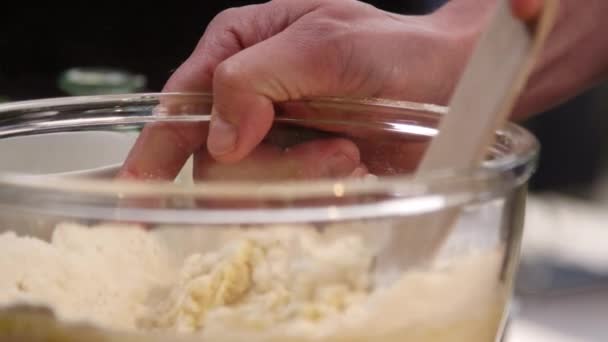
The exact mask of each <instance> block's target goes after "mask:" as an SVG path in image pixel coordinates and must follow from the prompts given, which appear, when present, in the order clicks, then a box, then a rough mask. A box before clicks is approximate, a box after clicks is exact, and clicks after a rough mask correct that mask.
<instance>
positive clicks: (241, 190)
mask: <svg viewBox="0 0 608 342" xmlns="http://www.w3.org/2000/svg"><path fill="white" fill-rule="evenodd" d="M162 98H179V99H197V102H198V103H201V102H204V103H211V102H212V96H211V95H210V94H205V93H135V94H117V95H94V96H75V97H59V98H50V99H39V100H30V101H21V102H13V103H7V104H0V117H1V116H2V115H6V114H7V113H11V112H29V111H44V110H51V109H53V108H55V109H61V108H65V107H66V106H67V107H70V106H76V107H78V106H89V105H92V104H112V103H116V102H118V103H131V104H149V105H154V104H157V103H158V102H159V100H161V99H162ZM294 102H308V103H312V104H323V105H335V106H340V107H341V108H343V107H344V106H355V107H359V108H367V109H373V108H378V109H382V108H384V109H386V108H393V109H397V110H412V111H417V112H422V113H427V114H433V115H442V114H444V113H445V112H446V111H447V108H446V107H441V106H437V105H431V104H422V103H414V102H407V101H394V100H386V99H376V98H363V99H348V98H334V97H318V98H307V99H303V100H299V101H294ZM176 118H177V119H176ZM283 119H285V118H283ZM114 120H115V121H112V122H110V124H113V123H115V122H120V121H121V120H123V121H124V120H126V121H128V122H134V121H137V122H142V120H143V121H144V122H154V121H159V120H161V121H162V120H167V121H172V120H186V121H197V120H208V116H207V115H193V116H191V117H190V118H179V116H174V117H171V116H156V115H149V116H145V117H130V118H129V117H126V118H120V117H117V118H114ZM116 120H117V121H116ZM138 120H139V121H138ZM106 124H107V123H106ZM38 128H39V127H38ZM501 132H503V133H504V134H506V135H508V136H510V138H511V139H512V140H514V141H517V142H520V141H523V142H524V144H523V145H522V146H516V147H514V152H513V153H509V154H508V155H507V156H506V157H501V158H498V159H495V160H490V161H486V162H485V163H484V164H483V166H482V168H481V169H478V170H446V171H441V172H435V173H430V174H428V175H427V176H425V177H420V178H417V179H416V180H414V179H413V178H412V177H408V176H391V177H380V178H378V179H377V180H374V181H361V180H339V181H335V180H315V181H289V182H267V183H259V182H256V183H248V182H238V183H235V182H230V183H219V182H204V181H201V182H197V183H196V184H194V185H188V186H184V185H179V184H174V183H166V182H163V183H153V182H147V183H140V182H129V181H117V180H112V181H108V180H93V179H66V178H63V179H53V181H52V182H49V179H48V178H46V177H40V176H33V175H25V174H8V173H2V174H0V185H2V186H12V187H21V188H23V189H24V190H27V191H36V190H39V191H55V192H58V193H68V192H71V193H77V194H83V195H84V194H86V195H89V196H95V195H99V196H117V197H122V198H126V197H130V196H132V197H140V196H159V197H163V196H165V197H166V196H191V197H198V198H218V197H219V198H272V199H294V198H296V199H297V198H307V197H319V196H321V197H332V196H335V192H336V188H340V191H339V192H340V193H341V194H342V195H341V196H348V195H351V194H353V195H357V194H369V193H394V192H397V193H402V194H411V195H423V194H429V193H430V192H431V191H430V190H429V189H431V188H434V187H436V185H437V184H443V185H450V184H456V183H458V182H463V181H464V180H466V181H468V182H469V183H471V184H477V185H480V184H483V185H484V186H485V187H487V186H488V185H489V184H494V185H497V184H499V183H500V184H501V186H500V187H501V188H503V189H504V188H505V186H506V188H513V187H516V186H518V185H520V184H522V183H524V182H526V181H527V180H528V179H529V177H530V175H531V174H532V173H533V172H534V170H535V168H536V165H535V163H536V158H537V155H538V151H539V145H538V142H537V140H536V139H535V138H534V137H533V136H532V135H531V134H530V133H529V132H527V131H526V130H525V129H524V128H522V127H519V126H517V125H515V124H513V123H510V124H508V125H507V126H506V127H505V128H504V129H503V130H502V131H501ZM474 188H477V189H479V188H478V186H475V187H474Z"/></svg>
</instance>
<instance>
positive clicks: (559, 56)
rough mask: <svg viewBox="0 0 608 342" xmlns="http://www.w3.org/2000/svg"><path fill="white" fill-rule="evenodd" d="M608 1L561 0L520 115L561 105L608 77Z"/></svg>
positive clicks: (529, 84) (525, 93)
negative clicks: (554, 24)
mask: <svg viewBox="0 0 608 342" xmlns="http://www.w3.org/2000/svg"><path fill="white" fill-rule="evenodd" d="M607 15H608V1H606V0H587V1H580V0H561V1H560V13H559V16H558V19H557V22H556V26H555V28H554V30H553V32H552V33H551V35H550V36H549V40H548V42H547V44H546V47H545V51H544V53H543V54H542V55H541V58H540V60H539V61H538V63H537V66H536V67H535V70H534V72H533V74H532V76H531V78H530V80H529V82H528V86H527V88H526V91H525V92H524V94H523V95H522V98H521V101H520V103H519V105H518V108H517V109H516V116H517V117H520V118H521V117H525V116H529V115H532V114H536V113H540V112H542V111H544V110H547V109H549V108H550V107H553V106H555V105H558V104H560V103H562V102H564V101H566V100H568V99H569V98H571V97H574V96H576V95H578V94H579V93H581V92H583V91H584V90H586V89H588V88H590V87H592V86H594V85H596V84H597V83H599V82H600V81H602V80H604V79H605V78H606V77H607V76H608V40H607V39H606V37H605V34H606V32H608V20H607V19H606V18H605V16H607Z"/></svg>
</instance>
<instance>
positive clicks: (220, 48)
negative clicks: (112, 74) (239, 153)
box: [119, 1, 317, 179]
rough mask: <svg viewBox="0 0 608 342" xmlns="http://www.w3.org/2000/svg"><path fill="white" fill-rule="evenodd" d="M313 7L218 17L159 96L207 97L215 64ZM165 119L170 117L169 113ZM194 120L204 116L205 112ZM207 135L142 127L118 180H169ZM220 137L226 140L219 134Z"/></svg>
mask: <svg viewBox="0 0 608 342" xmlns="http://www.w3.org/2000/svg"><path fill="white" fill-rule="evenodd" d="M316 3H317V1H293V4H291V5H290V6H283V5H282V4H280V3H277V2H269V3H266V4H262V5H252V6H245V7H241V8H234V9H229V10H227V11H224V12H222V13H221V14H220V15H218V16H217V17H216V18H215V19H214V20H213V21H212V22H211V23H210V24H209V26H208V28H207V30H206V32H205V34H204V36H203V37H202V38H201V40H200V42H199V44H198V45H197V47H196V49H195V50H194V51H193V53H192V55H191V56H190V57H189V58H188V60H186V62H184V63H183V64H182V65H181V66H180V67H179V68H178V69H177V71H176V72H175V73H174V74H173V75H172V76H171V78H170V79H169V81H168V82H167V84H166V85H165V87H164V89H163V91H164V92H208V91H211V89H212V80H213V77H214V73H215V69H216V67H217V65H218V64H220V63H221V62H222V61H224V60H225V59H227V58H229V57H231V56H232V55H234V54H236V53H238V52H239V51H241V50H243V49H246V48H248V47H250V46H252V45H254V44H256V43H258V42H260V41H263V40H265V39H268V38H269V37H272V36H273V35H275V34H276V33H278V32H281V31H282V30H284V29H285V28H286V27H287V26H288V25H289V24H291V23H292V22H293V21H295V20H297V19H298V18H299V17H300V16H302V15H305V14H306V13H308V11H310V10H312V9H313V8H315V6H316ZM255 107H258V108H259V106H255ZM264 111H268V109H264V108H262V112H264ZM168 114H172V115H175V113H173V112H169V113H168ZM190 114H193V113H190ZM197 114H209V111H207V112H199V113H197ZM213 126H214V127H215V129H214V131H216V132H222V125H221V122H218V121H217V120H214V122H213ZM207 132H208V130H207V128H206V127H204V125H202V124H197V125H194V124H189V125H184V124H166V123H163V124H152V125H146V127H145V128H144V130H143V132H142V134H141V135H140V137H139V138H138V140H137V142H136V144H135V146H134V147H133V149H132V151H131V153H130V155H129V157H128V159H127V161H126V163H125V165H124V166H123V168H122V170H121V172H120V173H119V177H121V178H137V179H141V178H146V179H150V178H153V179H172V178H173V177H175V175H176V174H177V173H178V172H179V170H180V169H181V167H182V166H183V164H184V163H185V161H186V160H187V158H188V157H189V156H190V155H191V154H192V152H194V151H196V150H198V149H200V148H201V147H202V146H203V144H204V142H205V141H206V137H207ZM223 132H226V130H225V129H224V130H223ZM228 132H229V131H228ZM217 135H218V134H216V136H217ZM220 136H223V137H224V136H225V139H228V140H230V139H231V138H230V136H229V135H227V136H226V135H225V133H222V134H220ZM220 150H221V148H220Z"/></svg>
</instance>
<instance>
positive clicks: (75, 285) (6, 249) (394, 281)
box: [0, 94, 538, 342]
mask: <svg viewBox="0 0 608 342" xmlns="http://www.w3.org/2000/svg"><path fill="white" fill-rule="evenodd" d="M211 104H212V98H211V97H210V96H209V95H205V94H132V95H107V96H92V97H72V98H59V99H45V100H36V101H29V102H18V103H8V104H4V105H2V106H0V147H1V146H2V144H9V143H10V144H11V145H10V146H11V149H14V152H16V153H17V154H19V153H21V156H20V157H21V158H22V160H21V163H20V164H19V165H22V166H21V169H20V168H19V167H17V166H15V165H9V166H11V167H6V168H4V169H3V171H1V172H0V308H1V310H0V339H2V340H12V341H48V340H52V341H85V340H86V341H214V342H217V341H385V342H390V341H434V342H441V341H469V342H476V341H479V342H489V341H495V340H496V339H499V338H500V336H502V333H503V330H504V326H505V324H504V323H505V321H506V317H507V316H508V314H507V313H508V304H509V302H510V298H511V292H512V285H513V282H514V276H515V272H516V269H517V263H518V256H519V245H520V240H521V236H522V222H523V220H522V218H523V215H524V209H525V197H526V184H527V181H528V179H529V177H530V175H531V174H532V172H533V171H534V167H535V161H536V156H537V152H538V145H537V142H536V140H535V139H534V138H533V137H532V136H531V135H530V134H529V133H528V132H527V131H525V130H524V129H522V128H520V127H518V126H516V125H512V124H511V125H508V126H506V127H505V128H504V129H502V130H500V131H498V132H496V143H495V144H494V145H493V146H492V147H491V148H490V149H489V150H488V154H487V156H488V157H487V158H486V160H485V161H484V163H483V165H482V166H481V167H480V168H478V169H475V170H441V171H438V172H436V173H433V174H428V175H426V176H424V177H417V178H414V177H412V171H414V170H415V168H416V164H417V162H418V160H419V159H420V157H421V156H422V154H423V152H424V150H425V147H426V145H427V143H428V141H429V139H431V138H432V137H433V136H434V135H435V134H436V132H437V129H436V127H437V123H438V121H439V119H440V118H441V114H442V113H444V112H445V108H443V107H438V106H432V105H424V104H415V103H408V102H396V101H388V100H380V99H356V100H355V99H352V100H351V99H336V98H316V99H309V100H302V101H293V102H285V103H280V104H277V105H276V108H275V111H276V118H275V121H274V124H273V127H272V130H271V132H270V133H269V134H268V136H267V137H266V138H265V140H264V142H263V143H262V145H261V147H260V148H264V149H271V150H272V151H273V153H271V154H270V156H269V155H268V154H266V155H264V156H265V157H263V158H257V159H256V158H248V159H247V160H246V161H244V162H239V163H233V164H218V163H214V162H211V161H210V160H209V159H208V158H207V159H205V153H204V148H200V150H199V151H201V152H197V153H196V156H195V158H194V159H191V160H190V162H188V163H186V164H185V166H184V167H183V168H182V169H181V173H180V175H179V176H178V177H176V178H174V177H173V176H175V175H174V174H171V175H170V176H168V177H164V179H160V178H159V177H153V178H154V179H150V177H147V179H144V180H141V181H139V180H135V179H134V178H133V177H130V178H127V179H123V178H120V179H118V178H116V177H115V176H116V175H117V171H118V169H119V168H120V167H121V165H122V161H123V160H124V159H125V158H126V156H127V153H128V151H129V150H130V148H131V145H132V144H133V143H134V141H135V140H136V138H137V137H138V135H139V134H140V132H144V133H141V134H147V133H146V132H149V131H150V130H154V131H155V132H157V133H158V132H160V133H159V134H160V135H157V136H159V137H161V138H162V139H157V140H156V143H158V142H159V141H160V142H161V143H165V142H166V144H171V143H175V144H180V143H181V144H184V141H183V140H180V139H179V137H180V136H181V137H182V138H183V135H181V133H180V132H183V130H194V131H195V132H200V134H204V132H205V130H206V125H207V123H208V119H209V115H208V114H209V113H210V109H211V108H210V107H211ZM252 115H253V114H252ZM142 129H143V131H142ZM75 133H77V134H78V135H77V138H76V139H74V135H73V134H75ZM176 133H177V134H176ZM87 134H90V135H91V136H92V137H93V138H91V139H85V137H83V135H85V136H86V135H87ZM118 136H120V138H118ZM65 137H67V138H66V139H64V138H65ZM100 137H101V138H100ZM104 137H105V139H107V140H108V141H107V142H106V143H104V142H103V141H104V140H103V138H104ZM31 139H35V142H36V143H35V146H38V148H37V149H36V148H31V143H32V140H31ZM45 139H48V140H45ZM62 139H63V140H62ZM80 139H82V140H80ZM95 139H97V140H95ZM100 139H101V140H100ZM336 139H339V140H340V141H341V142H343V143H344V142H345V141H346V143H348V144H350V145H349V146H351V147H352V146H355V147H356V151H357V153H358V155H359V157H360V165H361V166H363V171H364V172H361V168H358V172H352V173H348V172H347V173H344V172H342V173H336V172H320V173H319V172H303V171H302V170H303V169H305V170H317V169H321V170H327V168H325V169H324V163H325V162H326V161H325V160H324V159H323V158H320V157H319V158H317V157H315V154H314V153H316V152H320V151H315V150H314V147H315V146H317V147H318V146H325V145H323V144H324V143H325V142H328V141H329V142H331V141H336ZM80 141H82V143H79V142H80ZM85 141H86V142H85ZM91 141H93V142H95V143H91ZM117 142H118V143H117ZM318 142H322V143H321V144H320V145H319V144H318ZM186 145H187V144H186ZM186 145H182V147H184V146H186ZM25 146H28V148H23V149H21V147H25ZM107 146H115V147H112V148H107ZM158 146H162V144H161V145H158ZM302 146H305V147H307V148H308V150H307V151H308V152H310V153H312V154H310V155H307V156H305V157H304V158H302V159H297V158H295V159H294V158H290V157H286V156H289V153H290V152H289V151H294V150H301V149H302V148H301V147H302ZM187 147H188V146H186V148H184V149H182V151H186V150H188V149H187ZM83 149H85V151H84V152H83ZM188 151H190V150H188ZM321 152H322V151H321ZM83 153H84V154H83ZM188 153H189V152H188ZM83 155H84V156H87V158H84V157H82V156H83ZM90 156H96V157H98V158H92V159H93V160H91V158H90ZM66 157H67V158H66ZM57 160H62V162H61V163H57V162H56V161H57ZM96 160H97V161H98V162H97V163H95V161H96ZM201 160H206V161H205V163H202V164H201ZM182 161H183V160H179V161H178V162H177V164H179V165H178V166H180V167H181V162H182ZM57 164H59V165H57ZM32 165H35V167H33V166H32ZM62 166H63V167H62ZM193 170H195V172H194V174H195V175H196V177H195V179H193V178H192V177H191V175H192V172H193ZM176 171H179V170H176ZM365 171H368V172H369V173H366V172H365ZM161 173H162V172H161ZM446 215H450V217H451V218H452V219H451V220H448V221H446V222H448V223H449V224H447V225H444V226H439V225H437V224H429V223H432V222H434V221H433V220H434V219H435V218H437V217H444V218H445V217H446Z"/></svg>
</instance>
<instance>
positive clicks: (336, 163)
mask: <svg viewBox="0 0 608 342" xmlns="http://www.w3.org/2000/svg"><path fill="white" fill-rule="evenodd" d="M324 164H325V169H326V171H327V175H328V176H330V177H342V176H348V175H350V174H351V173H352V172H353V170H354V169H355V168H357V166H358V163H356V162H355V161H354V160H352V159H351V158H349V157H348V156H346V155H345V154H344V153H337V154H334V155H332V156H331V157H329V158H327V159H326V160H325V162H324Z"/></svg>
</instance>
